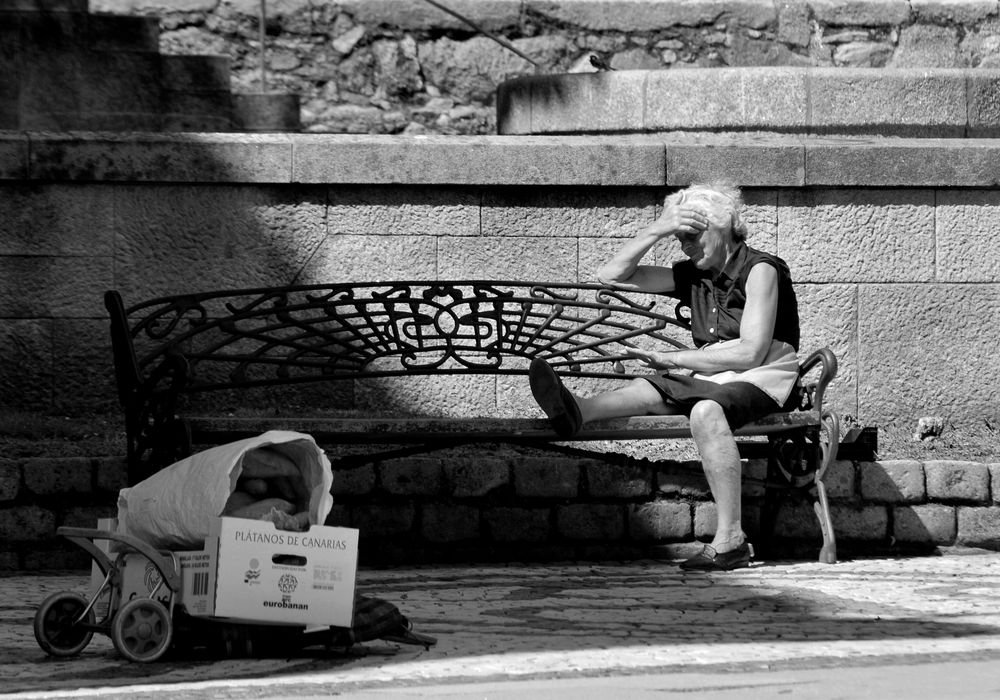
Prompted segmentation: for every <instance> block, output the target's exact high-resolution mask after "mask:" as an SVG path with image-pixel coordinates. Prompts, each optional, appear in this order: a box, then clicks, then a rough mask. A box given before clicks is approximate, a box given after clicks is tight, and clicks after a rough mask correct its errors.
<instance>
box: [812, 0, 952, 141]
mask: <svg viewBox="0 0 1000 700" xmlns="http://www.w3.org/2000/svg"><path fill="white" fill-rule="evenodd" d="M902 4H903V5H904V6H905V5H906V3H905V2H903V3H902ZM809 113H810V115H811V117H810V120H811V126H812V129H813V130H814V132H816V133H824V132H829V131H833V132H836V133H860V134H894V135H897V136H962V135H964V133H965V125H966V116H967V115H966V87H965V73H964V71H961V70H947V69H934V70H916V69H912V70H889V69H884V70H879V71H849V72H844V71H843V70H841V69H839V68H816V69H812V70H811V72H810V74H809Z"/></svg>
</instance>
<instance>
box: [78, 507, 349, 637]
mask: <svg viewBox="0 0 1000 700" xmlns="http://www.w3.org/2000/svg"><path fill="white" fill-rule="evenodd" d="M114 526H115V521H114V520H101V521H99V522H98V528H99V529H104V530H107V529H111V530H114ZM97 544H98V546H101V547H102V548H103V549H105V551H107V549H106V548H107V544H108V543H107V540H104V541H103V545H102V543H101V542H98V543H97ZM115 547H117V545H115ZM113 549H114V547H113V548H112V550H113ZM173 555H174V556H175V557H177V559H178V561H179V563H180V570H181V590H180V591H179V593H178V596H177V598H176V601H175V603H176V604H177V605H183V606H184V609H185V610H186V611H187V612H188V614H190V615H194V616H196V617H221V618H228V619H232V620H234V621H240V622H256V623H274V624H294V625H304V626H308V627H315V626H327V625H332V626H336V627H350V626H351V624H352V622H353V618H354V589H355V584H356V578H357V566H358V531H357V530H354V529H350V528H340V527H324V526H320V525H314V526H313V527H312V528H310V529H309V530H308V531H307V532H288V531H285V530H278V529H276V528H275V527H274V524H273V523H270V522H266V521H261V520H244V519H241V518H219V519H218V520H217V521H216V522H215V523H214V525H213V527H212V531H211V533H210V536H209V538H208V539H207V540H206V542H205V548H204V549H203V550H196V551H185V552H173ZM111 556H112V558H113V557H114V555H113V554H112V555H111ZM123 561H124V564H123V567H122V584H121V589H120V592H121V596H122V599H123V600H126V601H127V600H131V599H132V598H134V597H137V596H143V597H150V596H151V595H153V591H154V590H155V591H156V594H155V598H157V599H158V600H161V601H163V602H164V603H166V602H167V601H168V600H169V591H168V590H167V588H166V586H160V588H159V589H157V588H156V587H157V585H158V584H159V583H160V575H159V572H158V571H157V570H156V567H155V566H153V564H152V563H151V562H150V561H149V560H148V559H147V558H146V557H144V556H142V555H141V554H136V553H127V554H125V555H124V560H123ZM103 580H104V577H103V576H102V575H101V573H100V570H99V569H98V568H97V565H96V564H94V565H93V566H92V568H91V594H94V593H95V592H96V591H97V589H98V587H99V586H100V584H101V582H102V581H103ZM108 602H109V601H108V596H102V599H101V600H99V601H98V606H97V607H98V609H97V614H98V618H99V619H100V617H101V616H102V615H103V614H104V611H106V610H107V606H108Z"/></svg>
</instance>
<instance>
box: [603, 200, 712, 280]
mask: <svg viewBox="0 0 1000 700" xmlns="http://www.w3.org/2000/svg"><path fill="white" fill-rule="evenodd" d="M707 226H708V218H707V217H706V216H705V214H704V213H703V212H701V211H699V210H697V209H693V208H691V207H679V206H669V207H664V209H663V213H662V214H660V216H659V217H658V218H657V219H656V221H654V222H653V223H651V224H650V225H649V226H647V227H646V228H644V229H643V230H642V231H640V232H639V233H637V234H636V236H635V238H633V239H632V240H630V241H628V242H627V243H626V244H625V245H624V246H622V248H621V250H619V251H618V252H617V253H616V254H615V255H614V256H613V257H612V258H611V259H610V260H608V261H607V262H606V263H604V264H603V265H601V267H600V268H599V269H598V270H597V279H599V280H600V281H601V282H602V283H604V284H607V285H610V286H613V287H617V288H618V289H625V290H629V291H636V292H653V293H662V292H670V291H673V289H674V273H673V271H672V270H671V269H670V268H669V267H662V266H659V265H640V264H639V261H640V260H642V258H643V257H644V256H645V255H646V253H648V252H649V251H650V250H651V249H652V248H653V246H655V245H656V244H657V243H659V242H660V241H661V240H662V239H664V238H667V237H668V236H674V235H676V234H678V233H700V232H701V231H704V230H705V228H706V227H707Z"/></svg>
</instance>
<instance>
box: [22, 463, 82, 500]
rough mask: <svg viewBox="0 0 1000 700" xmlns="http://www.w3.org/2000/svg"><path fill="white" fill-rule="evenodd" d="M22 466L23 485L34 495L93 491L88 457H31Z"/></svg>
mask: <svg viewBox="0 0 1000 700" xmlns="http://www.w3.org/2000/svg"><path fill="white" fill-rule="evenodd" d="M23 466H24V485H25V487H26V488H27V489H28V491H30V492H31V493H33V494H35V495H36V496H51V495H53V494H66V493H92V492H93V471H94V470H93V464H92V463H91V460H90V458H89V457H33V458H30V459H26V460H25V461H24V462H23Z"/></svg>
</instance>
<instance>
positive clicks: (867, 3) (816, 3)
mask: <svg viewBox="0 0 1000 700" xmlns="http://www.w3.org/2000/svg"><path fill="white" fill-rule="evenodd" d="M809 7H810V8H812V11H813V15H814V16H815V18H816V19H817V20H819V21H820V22H823V23H824V24H834V25H841V26H861V27H870V26H886V25H888V26H893V25H897V24H905V23H906V22H908V21H909V19H910V3H909V2H907V0H854V1H852V2H840V1H839V0H809Z"/></svg>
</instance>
